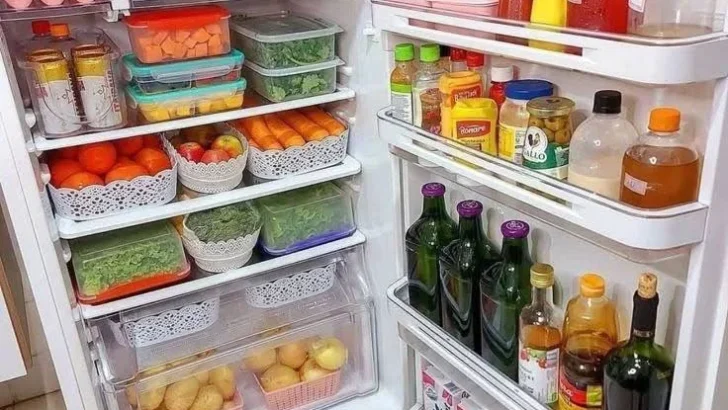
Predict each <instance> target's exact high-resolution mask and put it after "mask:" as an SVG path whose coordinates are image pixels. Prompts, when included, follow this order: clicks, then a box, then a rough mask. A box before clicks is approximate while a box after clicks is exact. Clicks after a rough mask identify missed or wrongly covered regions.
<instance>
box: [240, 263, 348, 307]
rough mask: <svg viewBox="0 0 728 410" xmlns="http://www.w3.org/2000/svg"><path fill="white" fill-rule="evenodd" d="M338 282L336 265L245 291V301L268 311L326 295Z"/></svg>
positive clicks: (332, 264)
mask: <svg viewBox="0 0 728 410" xmlns="http://www.w3.org/2000/svg"><path fill="white" fill-rule="evenodd" d="M334 282H336V263H331V264H329V265H327V266H324V267H322V268H316V269H311V270H309V271H306V272H301V273H297V274H295V275H291V276H288V277H285V278H281V279H278V280H274V281H271V282H267V283H263V284H261V285H258V286H252V287H249V288H247V289H245V301H246V302H247V303H248V304H249V305H250V306H253V307H256V308H261V309H266V308H275V307H278V306H283V305H285V304H288V303H293V302H296V301H299V300H302V299H305V298H307V297H311V296H315V295H318V294H320V293H324V292H326V291H327V290H329V289H331V287H332V286H334Z"/></svg>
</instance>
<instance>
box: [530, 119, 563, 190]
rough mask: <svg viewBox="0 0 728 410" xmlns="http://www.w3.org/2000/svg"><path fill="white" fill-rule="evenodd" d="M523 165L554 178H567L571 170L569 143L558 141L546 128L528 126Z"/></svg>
mask: <svg viewBox="0 0 728 410" xmlns="http://www.w3.org/2000/svg"><path fill="white" fill-rule="evenodd" d="M550 134H552V135H553V134H554V133H553V132H551V133H550ZM523 165H524V166H525V167H526V168H531V169H533V170H536V171H538V172H542V173H544V174H547V175H550V176H552V177H554V178H558V179H566V177H567V176H568V172H569V144H568V143H566V144H560V143H558V142H556V140H555V138H552V137H550V136H549V134H547V130H545V129H542V128H539V127H535V126H531V127H528V129H527V131H526V138H525V141H524V143H523Z"/></svg>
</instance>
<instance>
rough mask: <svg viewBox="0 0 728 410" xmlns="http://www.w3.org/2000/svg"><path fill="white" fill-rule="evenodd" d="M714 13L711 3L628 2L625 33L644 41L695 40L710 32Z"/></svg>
mask: <svg viewBox="0 0 728 410" xmlns="http://www.w3.org/2000/svg"><path fill="white" fill-rule="evenodd" d="M715 11H716V2H715V0H630V2H629V26H628V30H629V32H630V33H633V34H637V35H640V36H644V37H657V38H683V37H693V36H699V35H703V34H708V33H711V32H713V31H714V30H713V28H714V27H716V17H717V16H716V12H715ZM718 20H719V19H718ZM719 27H721V28H722V27H723V24H722V22H720V24H719Z"/></svg>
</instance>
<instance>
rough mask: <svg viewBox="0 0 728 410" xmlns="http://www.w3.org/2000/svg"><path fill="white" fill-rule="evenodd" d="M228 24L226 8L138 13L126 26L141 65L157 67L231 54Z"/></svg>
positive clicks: (228, 18)
mask: <svg viewBox="0 0 728 410" xmlns="http://www.w3.org/2000/svg"><path fill="white" fill-rule="evenodd" d="M229 20H230V12H229V11H227V10H226V9H225V8H223V7H220V6H197V7H185V8H179V9H171V10H163V9H160V10H153V11H142V12H136V13H132V14H131V16H129V17H127V18H125V19H124V22H125V23H126V26H127V28H128V31H129V40H130V42H131V47H132V51H133V52H134V54H135V55H136V56H137V58H138V59H139V61H141V62H142V63H146V64H155V63H161V62H164V61H177V60H190V59H194V58H203V57H211V56H217V55H222V54H227V53H229V52H230V28H229V25H228V21H229Z"/></svg>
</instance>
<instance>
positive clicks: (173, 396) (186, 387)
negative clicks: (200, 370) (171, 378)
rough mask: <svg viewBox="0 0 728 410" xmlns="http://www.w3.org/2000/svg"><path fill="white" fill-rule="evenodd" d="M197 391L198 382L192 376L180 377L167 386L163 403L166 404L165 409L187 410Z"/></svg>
mask: <svg viewBox="0 0 728 410" xmlns="http://www.w3.org/2000/svg"><path fill="white" fill-rule="evenodd" d="M199 391H200V382H199V381H198V380H197V379H196V378H195V377H194V376H192V377H188V378H186V379H182V380H180V381H178V382H176V383H172V384H170V385H169V387H167V392H166V393H165V394H164V405H165V406H167V410H189V408H190V407H192V403H194V402H195V397H197V392H199Z"/></svg>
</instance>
